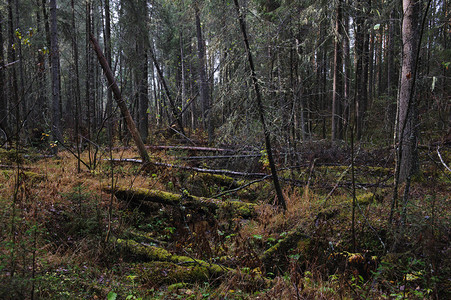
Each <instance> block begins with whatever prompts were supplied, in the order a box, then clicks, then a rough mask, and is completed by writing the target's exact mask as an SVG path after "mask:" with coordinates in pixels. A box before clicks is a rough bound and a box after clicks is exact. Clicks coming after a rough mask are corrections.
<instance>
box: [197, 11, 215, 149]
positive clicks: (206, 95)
mask: <svg viewBox="0 0 451 300" xmlns="http://www.w3.org/2000/svg"><path fill="white" fill-rule="evenodd" d="M194 11H195V14H196V36H197V56H198V58H199V62H198V69H199V91H200V92H199V93H200V100H201V105H202V121H203V124H204V129H207V133H208V144H211V143H212V142H213V126H212V122H211V111H210V110H211V103H210V89H209V86H208V81H207V75H206V73H205V68H206V58H205V56H206V50H205V41H204V39H203V37H202V27H201V23H200V15H199V14H200V13H199V7H198V3H196V4H195V5H194Z"/></svg>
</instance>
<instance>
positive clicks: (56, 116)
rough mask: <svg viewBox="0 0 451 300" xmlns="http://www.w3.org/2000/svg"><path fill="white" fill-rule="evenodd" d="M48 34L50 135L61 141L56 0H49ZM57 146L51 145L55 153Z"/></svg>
mask: <svg viewBox="0 0 451 300" xmlns="http://www.w3.org/2000/svg"><path fill="white" fill-rule="evenodd" d="M50 34H51V45H52V48H51V58H52V72H51V73H52V135H53V138H54V139H55V140H56V141H62V137H63V135H62V132H61V110H60V77H59V66H60V64H59V48H58V28H57V20H56V0H50ZM57 148H58V147H55V146H54V147H53V153H54V154H56V153H57V151H58V149H57Z"/></svg>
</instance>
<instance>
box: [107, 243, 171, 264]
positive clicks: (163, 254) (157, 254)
mask: <svg viewBox="0 0 451 300" xmlns="http://www.w3.org/2000/svg"><path fill="white" fill-rule="evenodd" d="M116 243H117V244H118V245H119V246H121V247H122V248H123V249H126V250H127V251H129V252H131V253H132V254H133V255H134V256H138V257H139V258H144V259H146V260H161V261H170V260H171V256H172V255H171V254H170V253H169V252H168V251H166V250H165V249H163V248H159V247H155V246H146V245H142V244H140V243H138V242H136V241H134V240H123V239H117V240H116Z"/></svg>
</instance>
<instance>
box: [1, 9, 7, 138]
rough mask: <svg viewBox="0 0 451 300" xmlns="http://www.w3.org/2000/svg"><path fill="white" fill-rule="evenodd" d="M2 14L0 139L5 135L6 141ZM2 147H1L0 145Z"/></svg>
mask: <svg viewBox="0 0 451 300" xmlns="http://www.w3.org/2000/svg"><path fill="white" fill-rule="evenodd" d="M2 24H3V12H0V65H1V66H2V68H0V129H1V130H3V131H4V132H3V133H0V137H3V135H6V139H7V138H8V129H7V125H8V119H7V116H8V114H7V112H8V107H7V101H6V94H5V90H6V89H5V74H4V72H5V68H4V67H3V66H4V65H5V60H4V57H3V49H4V43H3V28H2ZM0 146H2V145H0Z"/></svg>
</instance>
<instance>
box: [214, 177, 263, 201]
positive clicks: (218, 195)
mask: <svg viewBox="0 0 451 300" xmlns="http://www.w3.org/2000/svg"><path fill="white" fill-rule="evenodd" d="M271 176H272V175H271V174H270V175H266V176H265V177H263V178H260V179H257V180H254V181H251V182H249V183H246V184H245V185H242V186H240V187H237V188H234V189H231V190H228V191H224V192H222V193H220V194H217V195H214V196H213V197H211V198H219V197H221V196H224V195H226V194H229V193H233V192H237V191H239V190H242V189H244V188H246V187H248V186H250V185H252V184H254V183H257V182H260V181H263V180H266V179H267V178H269V177H271Z"/></svg>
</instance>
